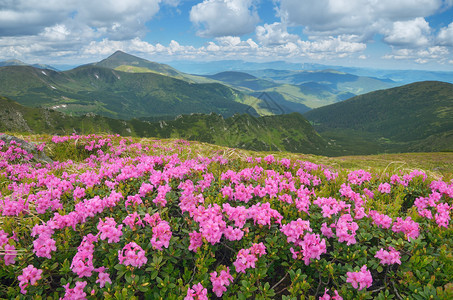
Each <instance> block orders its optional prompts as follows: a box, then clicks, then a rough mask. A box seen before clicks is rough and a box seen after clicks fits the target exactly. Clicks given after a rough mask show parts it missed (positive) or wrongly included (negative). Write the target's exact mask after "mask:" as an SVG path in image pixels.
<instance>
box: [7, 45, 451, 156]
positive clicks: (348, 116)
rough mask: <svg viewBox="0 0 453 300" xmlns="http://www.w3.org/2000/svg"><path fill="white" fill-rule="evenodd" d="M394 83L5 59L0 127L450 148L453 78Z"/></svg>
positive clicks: (327, 149)
mask: <svg viewBox="0 0 453 300" xmlns="http://www.w3.org/2000/svg"><path fill="white" fill-rule="evenodd" d="M304 67H308V66H304ZM312 67H313V68H320V67H321V66H318V65H317V66H312ZM395 85H397V83H395V82H394V81H392V80H388V79H382V78H381V79H380V78H377V77H367V76H358V75H354V74H351V73H347V72H344V71H339V70H333V69H319V70H316V69H315V70H306V69H301V70H277V69H262V70H248V71H247V72H243V71H223V72H220V73H215V74H212V75H204V76H201V75H195V74H188V73H184V72H181V71H179V70H177V69H175V68H173V67H171V66H169V65H165V64H159V63H156V62H151V61H148V60H145V59H142V58H139V57H136V56H133V55H130V54H127V53H124V52H121V51H117V52H115V53H114V54H112V55H111V56H109V57H108V58H106V59H104V60H102V61H99V62H96V63H92V64H87V65H83V66H80V67H77V68H74V69H71V70H67V71H57V70H51V69H48V68H39V67H36V66H35V67H33V66H29V65H26V64H23V63H21V62H18V61H10V62H9V63H8V65H7V66H3V67H0V96H4V97H2V98H0V100H1V101H0V105H1V109H0V130H3V131H23V132H35V133H43V132H45V133H52V134H70V133H72V132H78V133H95V132H109V133H119V134H122V135H132V136H146V137H151V136H152V137H158V138H167V137H172V138H184V139H189V140H198V141H203V142H209V143H214V144H218V145H222V146H230V147H239V148H246V149H253V150H272V151H292V152H301V153H314V154H322V155H345V154H372V153H382V152H408V151H453V98H452V95H453V89H452V87H453V85H452V84H450V83H447V82H439V81H424V82H416V83H412V84H408V85H404V86H398V87H394V86H395ZM389 87H391V88H389ZM357 94H360V95H358V96H356V95H357ZM301 114H303V116H302V115H301ZM307 119H308V120H309V121H307ZM310 123H311V125H310Z"/></svg>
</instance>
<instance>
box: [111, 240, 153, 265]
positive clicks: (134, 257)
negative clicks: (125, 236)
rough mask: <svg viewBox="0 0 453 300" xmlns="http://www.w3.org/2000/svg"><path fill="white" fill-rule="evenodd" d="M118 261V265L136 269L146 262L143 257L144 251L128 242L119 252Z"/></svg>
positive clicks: (133, 243)
mask: <svg viewBox="0 0 453 300" xmlns="http://www.w3.org/2000/svg"><path fill="white" fill-rule="evenodd" d="M118 259H119V261H120V264H123V265H125V266H133V267H137V268H140V267H141V266H143V265H144V264H146V262H147V261H148V259H147V258H146V256H145V250H143V249H142V247H140V246H139V245H137V244H136V243H135V242H130V243H128V244H127V245H126V246H124V247H123V249H122V250H119V251H118Z"/></svg>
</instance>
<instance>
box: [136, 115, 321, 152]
mask: <svg viewBox="0 0 453 300" xmlns="http://www.w3.org/2000/svg"><path fill="white" fill-rule="evenodd" d="M131 122H132V123H133V124H134V120H132V121H131ZM134 128H135V130H136V131H137V132H138V133H139V135H143V136H155V137H159V138H168V137H173V138H183V139H187V140H196V141H202V142H207V143H211V144H216V145H221V146H228V147H234V148H243V149H249V150H259V151H271V150H272V151H289V152H299V153H319V152H320V151H322V149H324V148H325V147H326V142H325V141H324V140H323V138H321V136H320V135H319V134H318V133H317V132H316V131H314V130H313V127H312V126H311V125H310V123H309V122H308V121H307V120H306V119H305V118H304V117H303V116H302V115H301V114H298V113H292V114H287V115H275V116H263V117H258V118H257V117H253V116H250V115H248V114H244V115H234V116H232V117H230V118H226V119H225V118H223V117H222V116H220V115H216V114H209V115H199V114H194V115H184V116H180V117H178V118H176V119H175V120H174V121H161V122H158V123H151V124H150V125H147V126H145V127H143V130H140V129H139V125H135V126H134Z"/></svg>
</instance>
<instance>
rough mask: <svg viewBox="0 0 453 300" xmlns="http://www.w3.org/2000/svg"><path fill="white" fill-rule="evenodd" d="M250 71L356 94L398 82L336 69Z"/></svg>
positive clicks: (268, 77)
mask: <svg viewBox="0 0 453 300" xmlns="http://www.w3.org/2000/svg"><path fill="white" fill-rule="evenodd" d="M248 73H250V74H252V75H254V76H257V77H260V78H263V79H268V80H273V81H275V82H278V83H287V84H292V85H298V86H301V87H303V84H306V83H311V82H314V83H318V84H320V85H323V86H325V87H326V88H330V89H333V90H335V91H337V92H336V93H337V94H340V93H351V94H354V95H360V94H365V93H368V92H371V91H375V90H380V89H387V88H391V87H394V86H396V85H397V84H396V83H395V82H393V81H391V80H388V79H379V78H373V77H366V76H357V75H354V74H350V73H345V72H341V71H337V70H334V69H326V70H314V71H312V70H309V71H307V70H300V71H286V70H273V69H266V70H255V71H248Z"/></svg>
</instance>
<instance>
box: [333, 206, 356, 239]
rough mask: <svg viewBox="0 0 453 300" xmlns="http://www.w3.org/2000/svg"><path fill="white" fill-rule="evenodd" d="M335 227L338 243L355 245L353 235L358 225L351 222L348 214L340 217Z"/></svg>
mask: <svg viewBox="0 0 453 300" xmlns="http://www.w3.org/2000/svg"><path fill="white" fill-rule="evenodd" d="M335 227H336V231H335V233H336V235H337V237H338V241H339V242H340V243H341V242H346V245H348V246H349V245H352V244H355V243H356V239H355V235H356V231H357V229H359V225H357V223H356V222H354V221H353V219H352V217H351V215H350V214H345V215H342V216H341V217H340V219H338V221H337V223H336V224H335Z"/></svg>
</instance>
